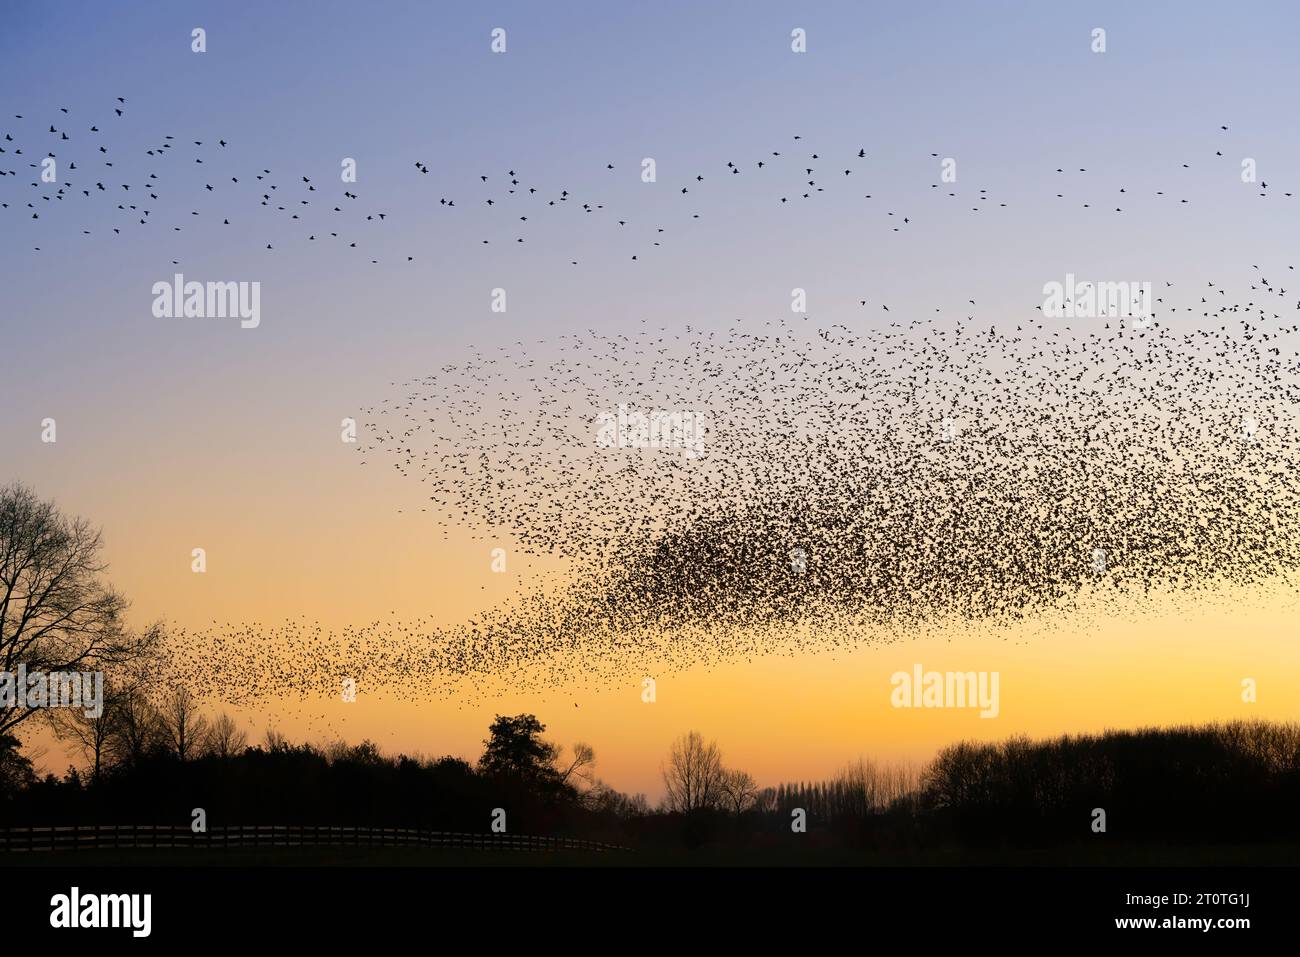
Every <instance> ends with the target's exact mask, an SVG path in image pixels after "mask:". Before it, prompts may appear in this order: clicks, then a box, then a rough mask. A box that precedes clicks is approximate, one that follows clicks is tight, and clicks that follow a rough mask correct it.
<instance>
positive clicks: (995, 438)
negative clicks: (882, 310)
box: [179, 267, 1300, 699]
mask: <svg viewBox="0 0 1300 957" xmlns="http://www.w3.org/2000/svg"><path fill="white" fill-rule="evenodd" d="M1287 268H1288V270H1289V269H1290V267H1287ZM1249 287H1250V288H1249V290H1243V293H1242V294H1241V295H1232V296H1229V295H1228V290H1227V289H1226V288H1225V287H1224V286H1222V285H1221V284H1217V283H1216V284H1212V285H1210V286H1207V287H1206V289H1204V290H1201V289H1189V290H1186V291H1185V292H1184V291H1183V290H1180V289H1179V288H1178V287H1177V286H1175V285H1168V284H1167V285H1165V286H1164V288H1163V289H1162V295H1161V296H1160V297H1159V298H1158V306H1157V312H1156V315H1155V316H1154V317H1153V318H1152V320H1151V321H1150V323H1149V324H1146V325H1144V326H1137V325H1134V324H1132V323H1130V322H1129V321H1128V320H1123V321H1120V320H1112V321H1106V320H1095V325H1094V326H1092V327H1086V326H1083V325H1081V324H1064V323H1060V322H1059V321H1052V320H1045V319H1038V320H1036V321H1028V320H1026V321H1022V322H1021V323H1020V324H1016V325H1008V326H1005V327H999V326H997V325H987V324H984V323H983V322H980V323H976V322H974V321H971V320H969V319H967V318H965V317H964V316H961V315H958V316H957V317H956V318H949V317H947V316H943V315H940V316H938V317H934V318H929V319H924V320H921V319H916V320H910V321H901V320H900V321H894V322H891V323H889V325H888V326H887V327H885V328H881V329H878V330H866V331H864V330H853V329H849V328H847V327H845V326H842V325H832V326H829V327H827V328H819V327H818V326H817V325H816V324H815V323H814V322H813V321H812V320H811V319H808V318H793V317H792V318H791V319H789V320H786V321H783V322H767V323H764V324H763V325H762V327H761V328H753V329H747V328H745V327H743V326H737V327H734V328H732V329H730V330H727V331H726V332H723V331H719V330H713V331H709V332H704V331H701V330H693V329H685V330H678V331H671V330H670V329H667V328H653V327H651V326H649V325H648V324H647V325H645V326H643V328H642V330H641V331H640V333H639V334H637V335H622V334H616V335H606V334H601V333H598V332H595V331H590V332H587V333H585V334H582V335H571V336H562V337H560V338H559V339H558V340H554V341H551V342H538V343H536V344H533V345H532V346H531V347H529V348H528V349H525V350H520V349H518V348H515V347H511V348H506V347H500V348H498V349H496V350H494V351H492V352H490V353H479V354H476V355H474V356H472V357H471V358H469V359H468V360H467V361H465V362H462V363H457V364H452V365H447V366H445V367H443V368H441V369H440V370H438V372H437V373H436V374H434V375H430V376H428V377H426V378H421V379H418V380H415V381H411V382H407V383H403V384H401V385H400V386H397V387H396V389H395V391H394V394H393V395H391V396H390V397H388V398H386V399H384V400H383V401H381V402H379V403H377V404H376V405H375V406H374V407H372V408H370V409H368V410H366V413H365V431H364V435H363V441H362V442H361V443H359V445H358V452H357V454H358V456H359V459H360V461H361V462H362V463H364V464H365V465H366V467H374V466H382V467H385V468H393V469H395V470H396V471H397V472H398V473H400V474H401V475H402V476H405V477H406V478H407V479H408V480H409V481H410V483H411V488H412V491H413V496H412V501H413V502H416V501H418V502H419V504H418V505H415V506H413V507H412V508H411V509H410V511H411V512H412V513H414V514H416V515H421V516H422V517H423V518H425V519H426V520H427V521H429V522H430V523H431V524H432V525H433V526H434V527H441V528H443V529H446V530H451V529H453V528H455V529H460V530H463V529H467V528H468V529H472V530H474V531H475V532H477V533H478V534H479V535H481V536H482V538H483V541H484V542H485V543H490V544H493V545H506V544H508V546H509V550H511V551H512V552H513V553H516V554H517V553H521V552H522V553H531V554H550V555H559V556H563V557H564V558H565V559H566V561H565V563H564V567H563V569H562V570H561V571H557V572H548V573H545V574H542V575H540V576H539V577H538V578H537V580H536V581H535V582H534V583H533V585H532V586H531V587H530V588H529V589H528V590H527V591H526V592H523V593H520V594H518V595H517V596H516V597H515V598H513V599H511V600H510V601H508V602H506V603H504V604H502V605H500V606H498V607H494V608H491V609H486V610H485V611H484V612H483V613H482V614H481V615H478V616H476V617H475V618H474V619H473V620H471V621H468V622H465V623H462V624H459V625H456V626H452V627H448V626H446V625H437V624H435V623H434V622H433V620H432V619H430V620H429V621H424V622H409V621H408V622H400V621H395V620H376V621H373V622H371V623H370V624H368V625H367V626H365V627H361V628H351V629H345V630H343V631H342V632H339V631H337V630H335V629H331V628H327V627H325V626H323V625H322V624H320V623H318V622H317V623H313V624H310V625H309V624H307V623H296V624H290V625H284V626H280V627H273V628H270V629H267V628H264V627H262V626H260V625H259V626H257V627H247V626H235V627H216V628H212V629H200V630H198V631H194V632H184V633H182V634H181V635H180V636H179V641H180V646H181V648H182V649H183V654H182V656H181V658H182V667H183V668H185V669H186V677H187V679H189V680H192V681H194V682H196V683H198V684H200V685H204V686H206V690H210V691H212V692H214V693H220V692H221V691H222V689H223V688H226V689H228V688H229V687H230V684H229V683H227V682H225V681H224V680H223V678H228V676H229V669H234V670H237V671H239V672H240V673H241V680H240V681H239V682H238V687H239V688H240V689H242V690H241V693H243V694H248V695H252V696H260V695H270V694H285V693H290V692H291V691H292V690H294V689H297V690H298V691H306V690H309V691H311V692H312V693H329V692H330V691H331V689H335V688H336V687H337V682H338V676H339V675H340V674H346V675H351V676H354V677H355V678H356V679H357V680H358V682H359V683H360V684H363V685H368V686H369V687H371V688H375V687H382V688H383V689H385V692H386V693H390V694H394V695H397V696H409V697H411V698H413V699H422V698H426V697H428V696H430V695H435V694H437V693H439V690H440V689H441V690H444V691H446V692H447V693H448V694H451V693H456V694H460V695H464V694H466V693H467V691H466V689H467V688H469V689H473V688H482V689H488V690H490V689H492V688H499V687H501V686H502V684H503V683H504V685H505V686H506V687H511V688H515V689H519V688H523V687H534V688H541V687H554V686H556V685H558V684H561V683H563V684H565V685H567V686H570V687H572V686H575V685H583V686H586V685H592V686H594V687H599V686H600V683H601V682H603V681H608V680H609V679H610V678H611V677H613V676H616V675H621V676H623V677H624V678H626V677H627V675H628V674H629V673H630V672H633V673H636V674H645V673H651V674H657V673H662V672H663V671H664V670H665V669H668V670H672V669H676V668H682V667H689V666H692V665H697V664H701V663H718V662H722V661H727V660H736V659H738V658H750V657H752V656H754V655H757V654H788V655H798V654H806V653H809V652H817V651H831V652H833V651H834V650H836V649H847V648H851V647H853V646H855V645H857V644H859V643H861V642H875V641H882V640H894V639H895V638H896V637H898V636H915V635H917V634H920V633H923V632H926V631H927V630H930V629H940V628H951V627H952V626H954V625H957V626H959V627H960V628H961V629H962V630H963V631H964V632H965V633H970V632H972V631H983V632H987V633H988V634H990V635H996V634H997V633H999V631H1002V632H1004V633H1005V629H1003V628H1002V626H1003V625H1005V624H1007V623H1012V622H1018V621H1022V620H1025V619H1034V618H1037V617H1039V616H1044V615H1050V614H1056V613H1059V612H1062V611H1065V612H1070V611H1071V610H1078V611H1080V612H1081V613H1085V614H1086V613H1088V610H1089V609H1092V610H1097V609H1103V610H1105V609H1108V610H1109V612H1111V613H1113V612H1115V611H1116V610H1118V609H1131V608H1132V607H1133V605H1132V603H1134V602H1141V601H1144V600H1146V599H1147V598H1148V597H1149V596H1152V595H1154V594H1162V595H1190V594H1193V593H1200V594H1202V595H1206V596H1208V595H1211V594H1212V593H1213V592H1214V591H1215V589H1218V588H1219V587H1220V586H1225V585H1227V586H1231V585H1234V584H1235V585H1246V586H1253V585H1257V584H1259V583H1261V582H1264V581H1266V580H1268V579H1272V578H1276V577H1278V576H1283V577H1285V576H1289V575H1292V574H1293V573H1294V572H1295V571H1296V569H1297V565H1298V564H1300V534H1298V533H1300V495H1298V494H1297V483H1296V480H1295V476H1296V475H1297V474H1300V471H1298V469H1300V445H1297V442H1296V439H1297V431H1296V425H1297V409H1298V408H1300V405H1298V402H1300V378H1298V373H1300V351H1298V350H1300V323H1298V322H1297V319H1296V317H1297V312H1296V308H1297V307H1296V306H1290V307H1289V308H1288V307H1287V306H1286V303H1288V302H1290V300H1291V298H1293V294H1291V293H1288V292H1287V291H1286V289H1285V287H1284V286H1283V285H1282V283H1281V282H1280V281H1274V280H1271V279H1269V278H1268V277H1266V276H1264V275H1263V274H1262V273H1261V274H1260V275H1259V276H1258V277H1256V278H1255V279H1254V281H1252V282H1251V283H1249ZM1203 292H1205V293H1209V295H1202V293H1203ZM1179 293H1182V295H1176V294H1179ZM1198 300H1201V301H1198ZM1284 309H1287V311H1286V312H1285V313H1284V312H1283V310H1284ZM1187 313H1192V318H1194V319H1196V320H1199V321H1198V322H1197V323H1195V324H1190V325H1189V328H1188V330H1187V331H1175V329H1176V328H1177V327H1178V326H1181V325H1185V323H1182V322H1175V321H1174V319H1173V317H1174V316H1177V315H1186V314H1187ZM619 405H623V406H624V410H623V411H624V413H625V415H632V414H634V413H638V412H639V413H642V414H644V415H646V416H652V415H654V414H656V413H668V414H675V415H676V418H675V419H671V420H664V421H665V422H671V423H678V424H680V423H684V422H688V421H689V422H690V423H692V425H693V427H694V428H695V429H698V432H692V433H684V432H676V433H674V432H672V430H671V429H667V430H666V431H663V432H661V438H664V437H667V438H668V439H669V440H668V441H661V442H659V443H658V446H657V447H647V443H645V442H643V441H638V440H636V436H635V435H633V439H634V440H633V441H630V442H616V443H613V444H611V443H610V442H607V441H601V439H600V435H599V431H600V427H601V423H603V422H608V421H609V419H608V415H609V414H611V413H615V412H616V410H617V408H618V406H619ZM629 434H631V433H629ZM673 436H678V437H683V436H685V437H687V438H688V441H684V442H681V443H677V444H674V442H673V441H672V437H673ZM641 437H642V438H644V436H641ZM696 439H698V441H696ZM416 490H418V496H416V495H415V494H414V493H415V491H416ZM487 554H488V550H487V548H486V547H485V549H484V552H483V556H484V558H483V561H484V573H485V574H487V559H486V556H487ZM1004 637H1005V634H1004ZM264 642H270V643H272V644H273V645H274V646H276V647H281V646H284V647H287V648H289V649H290V654H289V658H288V660H290V661H292V662H294V665H293V667H292V668H290V669H285V670H283V671H272V672H266V671H259V672H258V673H257V674H248V670H249V666H250V664H252V663H254V662H261V661H262V660H263V659H262V658H261V657H260V656H259V655H258V654H257V651H256V649H258V648H259V647H263V646H264V645H263V643H264ZM218 676H222V678H219V677H218Z"/></svg>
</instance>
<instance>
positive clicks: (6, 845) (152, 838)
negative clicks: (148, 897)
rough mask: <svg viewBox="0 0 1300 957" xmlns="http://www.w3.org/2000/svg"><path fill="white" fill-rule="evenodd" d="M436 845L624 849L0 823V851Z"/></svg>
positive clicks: (304, 830) (553, 841) (487, 836)
mask: <svg viewBox="0 0 1300 957" xmlns="http://www.w3.org/2000/svg"><path fill="white" fill-rule="evenodd" d="M168 847H190V848H225V847H437V848H469V849H475V850H494V851H502V850H504V851H565V850H579V851H596V852H599V853H605V852H610V851H615V852H617V851H629V850H631V848H628V847H623V846H621V845H618V844H606V843H603V842H601V841H587V840H583V839H581V838H576V837H541V836H538V835H528V834H492V833H478V834H475V833H468V832H463V831H429V830H425V829H424V828H410V827H337V826H330V825H326V824H320V825H316V824H258V825H254V824H227V825H216V826H214V827H210V828H208V829H207V830H206V831H205V832H202V833H199V834H195V833H194V832H193V831H192V830H191V829H190V826H189V825H188V824H97V825H84V824H83V825H70V826H65V827H5V828H0V852H3V851H11V852H14V853H23V852H31V851H76V850H96V849H100V850H102V849H111V848H150V849H152V848H168Z"/></svg>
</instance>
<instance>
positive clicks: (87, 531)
mask: <svg viewBox="0 0 1300 957" xmlns="http://www.w3.org/2000/svg"><path fill="white" fill-rule="evenodd" d="M101 547H102V542H101V537H100V533H99V531H98V530H96V529H94V528H92V527H91V526H90V524H89V523H87V522H86V521H85V520H84V519H80V518H76V519H70V518H67V517H65V516H64V515H63V514H62V513H60V512H59V510H58V509H57V508H55V506H54V503H53V502H42V501H41V500H40V499H39V498H37V496H36V493H35V492H33V491H32V490H31V489H30V488H28V487H27V486H25V485H10V486H8V487H6V488H3V489H0V670H3V671H8V672H12V671H14V670H15V669H16V668H17V667H18V665H19V664H23V665H26V667H27V670H28V672H34V671H47V672H48V671H88V670H106V669H107V668H108V667H109V666H112V665H115V664H121V663H125V662H128V661H132V660H135V659H137V658H139V657H141V656H142V655H145V654H147V653H150V652H152V651H153V650H155V649H156V647H157V644H158V642H159V640H160V637H161V627H160V626H157V625H155V626H154V627H152V628H150V629H148V630H147V631H145V632H144V633H143V634H137V633H134V632H132V631H131V630H130V629H128V628H127V627H126V625H125V623H124V621H123V615H124V613H125V611H126V608H127V601H126V599H125V598H123V597H122V596H121V595H119V594H118V593H117V592H116V591H114V590H113V588H112V586H110V585H108V584H106V583H104V582H103V581H102V580H101V579H100V575H101V574H102V573H103V571H104V570H105V568H106V567H107V566H106V564H105V563H104V561H103V559H102V558H101V557H100V550H101ZM33 713H35V711H34V709H31V708H28V707H27V704H26V701H25V700H23V701H19V702H16V707H13V708H5V709H3V710H0V732H4V731H7V730H8V729H10V728H12V727H13V726H14V725H16V724H18V723H19V722H21V721H24V720H26V719H27V718H29V717H31V715H32V714H33Z"/></svg>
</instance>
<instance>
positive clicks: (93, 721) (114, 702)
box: [49, 683, 122, 784]
mask: <svg viewBox="0 0 1300 957" xmlns="http://www.w3.org/2000/svg"><path fill="white" fill-rule="evenodd" d="M121 698H122V692H121V691H119V690H118V689H117V688H116V687H114V686H113V685H111V684H108V683H105V684H104V698H103V707H102V708H100V710H99V714H97V715H87V714H86V711H85V709H84V708H51V709H50V711H49V720H50V726H51V727H53V729H54V733H55V734H57V735H58V736H59V737H60V738H71V739H72V741H73V742H75V744H76V746H77V749H78V750H79V751H80V752H81V755H82V757H83V758H84V759H85V761H86V770H87V771H89V772H90V780H91V783H92V784H98V783H99V781H100V779H101V778H102V777H103V774H104V772H105V771H107V770H108V769H109V767H110V766H111V765H112V763H113V757H114V747H113V739H114V735H115V734H116V733H117V724H118V721H119V715H118V705H119V703H120V702H121Z"/></svg>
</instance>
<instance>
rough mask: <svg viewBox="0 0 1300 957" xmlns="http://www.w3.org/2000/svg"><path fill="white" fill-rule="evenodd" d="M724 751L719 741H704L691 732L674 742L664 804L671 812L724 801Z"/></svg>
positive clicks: (700, 807)
mask: <svg viewBox="0 0 1300 957" xmlns="http://www.w3.org/2000/svg"><path fill="white" fill-rule="evenodd" d="M723 773H724V772H723V767H722V753H721V752H720V751H719V750H718V745H717V743H716V742H713V741H710V742H708V743H707V744H705V742H704V738H703V736H702V735H701V734H700V733H699V732H698V731H690V732H687V733H686V734H684V735H682V736H681V737H680V738H678V739H677V740H676V741H674V742H673V744H672V748H671V749H670V750H669V752H668V766H667V767H666V768H664V769H663V776H664V787H665V788H666V789H667V792H668V794H667V797H666V799H665V803H666V804H667V805H668V809H669V810H670V811H682V812H689V811H698V810H702V809H705V808H716V807H718V806H719V805H720V803H721V800H722V777H723Z"/></svg>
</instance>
